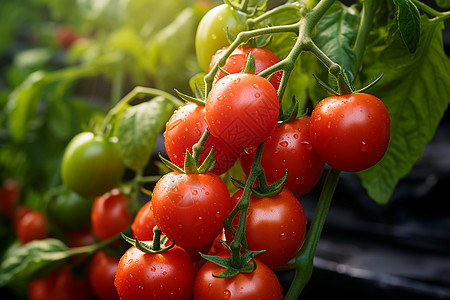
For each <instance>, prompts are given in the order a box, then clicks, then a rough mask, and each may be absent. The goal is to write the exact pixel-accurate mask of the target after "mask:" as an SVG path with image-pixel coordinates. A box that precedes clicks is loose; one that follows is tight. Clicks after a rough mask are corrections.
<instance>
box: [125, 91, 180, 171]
mask: <svg viewBox="0 0 450 300" xmlns="http://www.w3.org/2000/svg"><path fill="white" fill-rule="evenodd" d="M173 110H174V105H173V104H172V102H170V101H169V100H166V99H164V98H162V97H155V98H153V99H152V100H151V101H148V102H144V103H141V104H137V105H134V106H131V107H130V108H128V109H127V110H126V111H125V112H124V113H123V115H122V117H121V118H120V121H119V125H118V128H117V138H118V139H119V143H118V146H119V148H118V149H119V154H120V156H121V158H122V160H123V162H124V164H125V165H126V166H127V167H129V168H131V169H133V170H140V169H142V168H143V167H145V166H146V165H147V163H148V161H149V159H150V156H151V155H152V154H153V149H154V148H155V145H156V138H157V135H158V132H160V131H162V130H163V129H164V126H165V123H166V122H167V120H168V119H169V118H170V116H171V115H172V113H173Z"/></svg>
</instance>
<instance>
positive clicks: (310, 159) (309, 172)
mask: <svg viewBox="0 0 450 300" xmlns="http://www.w3.org/2000/svg"><path fill="white" fill-rule="evenodd" d="M309 127H310V118H309V117H308V116H304V117H301V118H298V119H296V120H294V121H291V122H287V123H283V124H281V125H280V127H279V128H277V129H275V130H274V131H273V132H272V134H271V135H270V136H269V137H268V138H267V140H266V143H265V144H264V150H263V154H262V158H261V166H262V167H263V169H264V171H265V175H266V178H267V180H268V181H271V182H275V181H277V180H278V179H280V178H282V177H283V176H284V175H285V174H286V171H287V172H288V177H287V179H286V186H287V187H288V188H289V189H290V190H291V191H292V192H293V193H294V194H295V195H296V196H297V197H299V196H302V195H304V194H306V193H308V192H309V191H310V190H311V189H312V188H313V187H314V186H315V185H316V184H317V182H318V181H319V179H320V176H321V175H322V172H323V168H324V166H325V163H324V161H323V159H322V158H321V157H320V156H319V154H318V153H317V152H316V151H315V150H314V148H313V146H312V142H311V139H310V136H309ZM255 153H256V147H249V148H247V149H246V151H245V152H243V153H242V154H241V156H240V162H241V165H242V168H243V170H244V172H245V173H246V174H247V175H248V174H249V173H250V168H251V166H252V163H253V158H254V157H255Z"/></svg>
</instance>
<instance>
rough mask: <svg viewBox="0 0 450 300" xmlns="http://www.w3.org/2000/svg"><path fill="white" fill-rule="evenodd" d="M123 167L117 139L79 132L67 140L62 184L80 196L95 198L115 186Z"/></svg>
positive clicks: (62, 169) (62, 168) (120, 176)
mask: <svg viewBox="0 0 450 300" xmlns="http://www.w3.org/2000/svg"><path fill="white" fill-rule="evenodd" d="M124 170H125V166H124V164H123V162H122V160H121V159H120V156H119V152H118V150H117V139H115V138H105V137H103V136H97V135H94V134H93V133H92V132H82V133H80V134H78V135H76V136H75V137H74V138H73V139H72V140H71V141H70V143H69V144H68V145H67V148H66V150H65V152H64V156H63V160H62V167H61V172H62V180H63V183H64V184H65V186H66V187H67V188H69V189H71V190H73V191H75V192H76V193H78V194H80V195H81V196H84V197H97V196H100V195H102V194H104V193H105V192H107V191H109V190H111V189H112V188H114V187H116V186H117V185H118V184H119V182H120V180H121V178H122V175H123V172H124Z"/></svg>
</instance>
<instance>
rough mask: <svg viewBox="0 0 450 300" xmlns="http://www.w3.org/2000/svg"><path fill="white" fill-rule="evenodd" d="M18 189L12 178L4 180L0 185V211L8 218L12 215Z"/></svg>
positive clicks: (17, 184) (17, 196)
mask: <svg viewBox="0 0 450 300" xmlns="http://www.w3.org/2000/svg"><path fill="white" fill-rule="evenodd" d="M19 191H20V188H19V183H18V182H17V181H15V180H12V179H8V180H5V181H4V182H3V184H2V186H0V213H1V214H2V215H3V216H4V217H6V218H8V219H11V218H12V217H13V214H14V208H15V207H16V204H17V202H18V200H19Z"/></svg>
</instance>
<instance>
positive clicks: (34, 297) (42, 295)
mask: <svg viewBox="0 0 450 300" xmlns="http://www.w3.org/2000/svg"><path fill="white" fill-rule="evenodd" d="M28 299H29V300H80V299H83V300H90V299H94V293H93V292H92V289H91V287H90V285H89V281H88V280H87V279H86V278H83V277H76V276H74V275H73V274H72V271H71V270H70V269H69V267H67V266H64V267H62V268H61V269H58V270H56V271H54V272H52V273H50V275H47V276H46V277H44V278H40V279H34V280H32V281H31V282H30V284H29V287H28Z"/></svg>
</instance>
